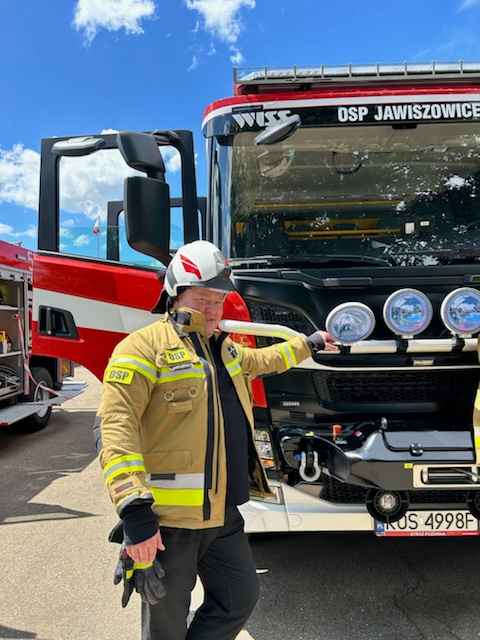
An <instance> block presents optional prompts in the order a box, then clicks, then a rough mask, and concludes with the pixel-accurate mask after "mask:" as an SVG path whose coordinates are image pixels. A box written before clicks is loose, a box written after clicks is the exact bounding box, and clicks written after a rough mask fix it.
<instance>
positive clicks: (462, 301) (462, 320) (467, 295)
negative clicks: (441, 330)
mask: <svg viewBox="0 0 480 640" xmlns="http://www.w3.org/2000/svg"><path fill="white" fill-rule="evenodd" d="M440 317H441V318H442V321H443V324H444V325H445V326H446V327H447V329H449V330H450V331H451V332H452V333H454V334H456V335H457V336H459V337H460V338H470V337H471V336H472V335H473V334H474V333H478V332H479V331H480V292H479V291H477V290H476V289H471V288H470V287H462V288H461V289H456V290H455V291H452V292H451V293H449V294H448V295H447V296H445V298H444V300H443V302H442V306H441V307H440Z"/></svg>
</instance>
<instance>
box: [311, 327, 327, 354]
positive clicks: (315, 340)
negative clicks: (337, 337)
mask: <svg viewBox="0 0 480 640" xmlns="http://www.w3.org/2000/svg"><path fill="white" fill-rule="evenodd" d="M307 342H308V345H309V347H310V349H311V350H312V353H316V352H317V351H323V349H325V340H324V339H323V338H322V336H321V335H320V334H319V333H318V332H317V331H315V333H312V334H311V335H309V336H308V338H307Z"/></svg>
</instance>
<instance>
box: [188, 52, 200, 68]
mask: <svg viewBox="0 0 480 640" xmlns="http://www.w3.org/2000/svg"><path fill="white" fill-rule="evenodd" d="M198 65H199V62H198V58H197V56H193V58H192V62H191V64H190V66H189V67H188V69H187V71H194V70H195V69H196V68H197V67H198Z"/></svg>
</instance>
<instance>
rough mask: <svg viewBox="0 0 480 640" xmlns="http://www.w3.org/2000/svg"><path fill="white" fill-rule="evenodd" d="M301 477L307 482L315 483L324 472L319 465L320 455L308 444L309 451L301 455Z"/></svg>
mask: <svg viewBox="0 0 480 640" xmlns="http://www.w3.org/2000/svg"><path fill="white" fill-rule="evenodd" d="M298 472H299V474H300V477H301V478H302V480H305V482H315V481H316V480H318V479H319V477H320V475H321V473H322V470H321V468H320V465H319V464H318V453H317V452H316V451H314V450H313V449H312V445H311V444H310V443H309V442H307V451H302V452H301V454H300V468H299V470H298Z"/></svg>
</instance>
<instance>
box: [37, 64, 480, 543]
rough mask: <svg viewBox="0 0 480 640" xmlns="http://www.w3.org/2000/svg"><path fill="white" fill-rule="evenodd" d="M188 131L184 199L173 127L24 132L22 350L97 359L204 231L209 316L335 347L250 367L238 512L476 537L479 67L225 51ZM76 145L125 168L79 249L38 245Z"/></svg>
mask: <svg viewBox="0 0 480 640" xmlns="http://www.w3.org/2000/svg"><path fill="white" fill-rule="evenodd" d="M203 132H204V135H205V137H206V140H207V149H208V163H209V164H208V175H209V184H208V196H207V206H206V207H205V208H204V207H201V206H200V204H201V201H200V199H198V198H197V192H196V183H195V166H194V154H193V142H192V135H191V133H190V132H188V131H169V130H156V131H153V132H150V133H137V132H120V133H119V134H118V135H117V134H107V135H99V136H86V137H82V138H78V137H77V138H55V139H47V140H44V141H43V145H42V166H41V194H40V220H39V252H38V255H37V256H36V258H35V279H34V301H35V308H34V347H35V350H36V352H38V353H43V354H54V355H56V356H62V357H66V358H70V359H72V360H74V361H75V362H78V363H81V364H83V365H84V366H86V367H88V368H89V369H90V370H91V371H93V372H94V373H95V374H96V375H97V376H98V377H99V378H100V377H101V375H102V372H103V369H104V367H105V365H106V362H107V358H108V356H109V353H110V352H111V350H112V348H113V346H114V345H115V344H116V343H117V342H118V340H119V339H120V338H122V337H123V336H124V335H125V334H126V333H128V332H130V331H132V330H133V329H135V328H137V327H139V326H141V325H142V324H145V323H148V322H153V321H155V316H152V315H151V314H150V309H152V308H153V307H154V305H155V302H156V300H157V299H158V295H159V292H160V290H161V286H162V284H161V282H162V277H163V273H164V269H165V266H166V265H167V264H168V262H169V260H170V257H171V255H172V253H173V251H174V250H175V248H176V247H177V248H178V246H179V244H181V243H183V242H187V241H191V240H194V239H196V238H198V237H204V238H206V239H208V240H211V241H213V242H214V243H215V244H217V245H218V246H219V247H221V249H222V250H223V252H224V253H225V254H226V255H227V257H228V259H229V261H230V263H231V264H232V266H233V270H234V279H235V284H236V288H237V291H238V293H236V294H235V295H231V296H230V297H229V299H228V301H227V304H226V307H225V321H224V323H223V328H224V329H226V330H228V331H230V332H231V333H233V334H235V337H236V339H237V340H239V341H242V342H243V343H245V344H250V345H257V346H263V345H267V344H271V343H272V342H273V341H275V340H279V339H282V338H285V336H288V335H292V334H295V333H298V332H300V333H304V334H306V335H308V334H309V333H310V332H312V331H313V330H314V329H315V328H323V327H326V328H327V329H328V330H329V331H330V333H332V334H333V335H334V336H335V338H336V339H337V340H338V343H339V344H340V345H341V349H340V353H338V354H327V353H325V354H320V355H319V356H318V357H317V356H315V357H312V358H310V359H309V360H307V361H306V362H304V363H302V364H301V365H300V366H298V367H296V368H295V369H293V370H291V371H289V372H287V373H285V374H282V375H281V376H276V377H269V378H265V379H264V380H260V381H256V386H255V420H256V445H257V447H258V449H259V452H260V454H261V457H262V458H263V460H264V464H265V467H266V468H267V472H268V475H269V477H270V481H271V484H272V486H273V487H274V490H275V493H276V499H275V500H269V501H257V500H251V501H250V502H249V503H247V504H246V505H244V506H243V507H242V512H243V515H244V517H245V521H246V528H247V531H250V532H265V531H335V530H336V531H374V532H375V533H376V534H377V535H379V536H401V535H408V536H429V535H441V536H447V535H457V536H459V535H478V533H479V520H478V518H479V517H480V492H479V491H478V489H479V488H480V484H479V483H480V473H479V465H480V424H475V425H474V424H473V419H472V415H473V407H474V398H475V394H476V391H477V386H478V382H479V372H480V367H479V362H478V355H477V335H478V333H479V332H480V249H479V247H480V66H479V65H476V64H469V63H461V62H460V63H455V64H449V63H436V64H435V63H429V64H401V65H382V64H377V65H371V66H355V65H347V66H335V67H328V66H321V67H312V68H303V67H292V68H281V69H277V68H275V69H270V68H262V69H250V70H235V92H234V95H233V96H231V97H229V98H226V99H223V100H219V101H217V102H215V103H213V104H212V105H210V106H209V107H208V108H207V110H206V112H205V116H204V121H203ZM166 146H170V147H173V148H174V149H176V150H177V151H178V153H179V154H180V157H181V161H182V170H181V190H182V198H183V199H182V201H181V205H182V216H179V215H178V214H177V212H176V209H175V208H174V207H172V204H173V205H178V204H179V203H178V202H173V201H172V200H171V198H170V193H169V184H168V183H167V181H166V180H165V166H164V163H163V161H162V156H161V153H160V150H162V149H163V148H164V147H166ZM91 154H95V157H97V154H113V156H112V157H115V158H116V160H115V162H117V163H118V162H120V159H123V160H121V161H122V162H124V166H125V168H126V169H127V168H128V167H129V168H130V169H134V170H135V171H136V173H135V175H129V176H127V177H126V179H125V184H124V192H123V193H119V194H118V196H117V197H111V196H110V195H109V196H108V198H106V201H105V214H104V216H103V219H107V223H108V224H107V229H106V235H105V236H104V238H103V239H102V250H103V248H104V249H105V253H104V254H103V255H102V256H98V255H97V256H96V257H86V256H85V255H83V256H80V255H78V254H74V253H72V250H69V251H70V252H69V253H66V252H65V251H63V252H60V240H61V238H63V236H62V235H61V234H62V231H61V229H62V225H61V223H62V219H63V212H62V206H61V203H62V189H61V175H62V169H63V167H66V166H67V163H68V164H69V165H70V168H69V172H70V175H71V171H72V166H74V163H75V162H79V161H81V162H85V161H86V157H85V156H88V155H91ZM96 166H97V167H98V166H99V165H98V164H97V165H96ZM92 175H93V172H92ZM172 182H175V176H172V177H171V178H170V177H169V183H172ZM122 216H123V217H124V220H125V233H126V240H128V244H129V245H130V246H131V247H133V248H134V249H136V250H137V253H136V254H134V253H128V252H126V250H125V247H126V245H127V243H126V242H125V238H124V237H123V235H122V234H123V233H124V232H123V231H122V225H119V220H121V218H122ZM178 227H180V228H181V229H182V233H180V234H179V233H178ZM70 233H71V229H70ZM62 244H64V243H62ZM146 256H149V258H148V259H146ZM149 261H150V262H149Z"/></svg>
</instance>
